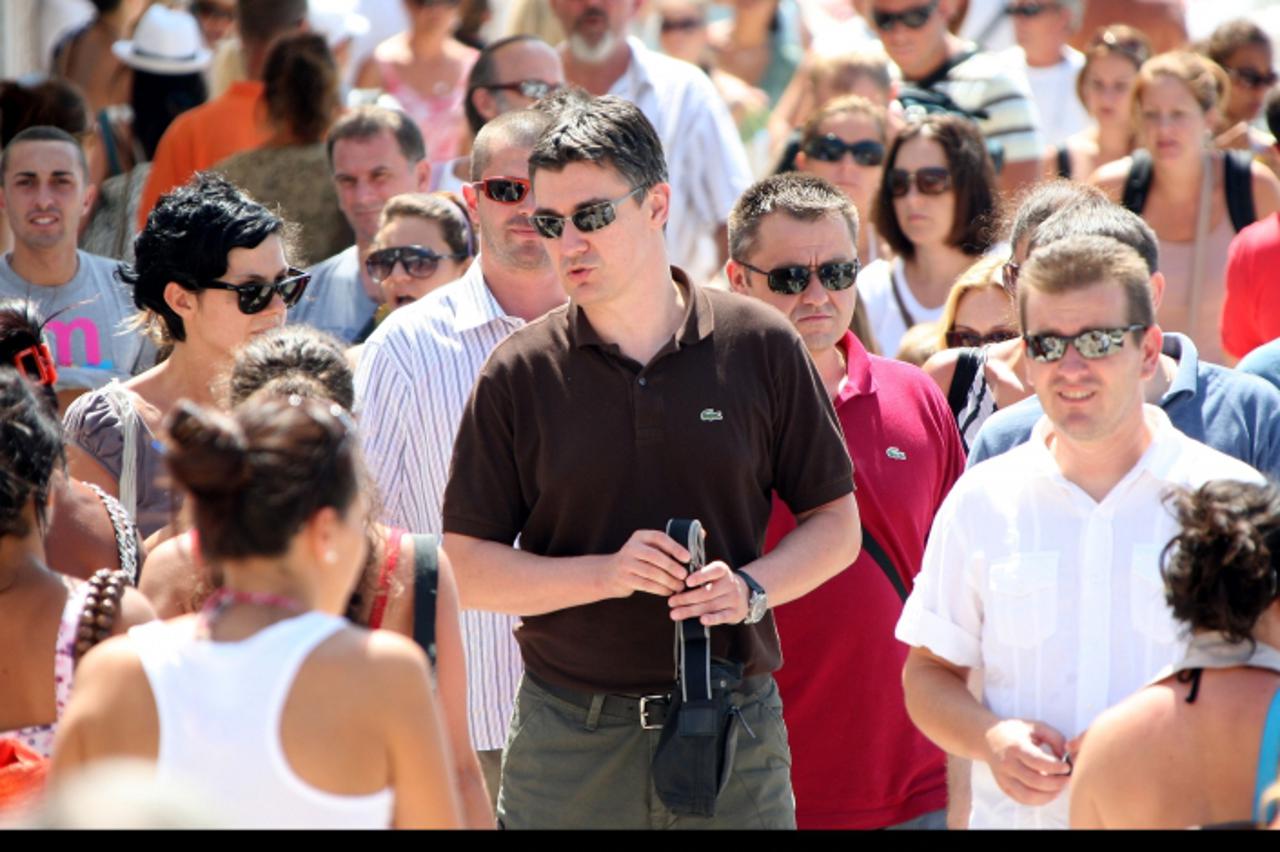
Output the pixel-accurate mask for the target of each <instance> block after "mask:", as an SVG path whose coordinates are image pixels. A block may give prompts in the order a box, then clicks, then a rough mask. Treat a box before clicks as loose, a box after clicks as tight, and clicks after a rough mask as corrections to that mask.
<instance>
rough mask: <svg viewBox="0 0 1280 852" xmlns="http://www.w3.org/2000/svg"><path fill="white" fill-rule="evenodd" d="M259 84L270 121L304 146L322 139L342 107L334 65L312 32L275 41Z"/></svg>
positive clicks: (320, 37)
mask: <svg viewBox="0 0 1280 852" xmlns="http://www.w3.org/2000/svg"><path fill="white" fill-rule="evenodd" d="M262 83H263V91H262V99H263V102H264V103H265V104H266V105H267V114H268V115H269V116H271V120H272V121H273V122H274V123H275V124H277V125H279V126H283V127H287V128H289V129H290V130H291V131H292V132H293V135H294V136H295V137H297V138H298V139H299V140H301V141H302V142H304V143H312V142H318V141H320V140H321V139H323V138H324V134H325V131H326V130H327V129H328V128H329V124H330V122H332V121H333V116H334V114H335V113H336V112H337V111H338V107H340V106H341V105H342V101H341V99H340V98H339V95H338V63H337V62H336V61H335V60H334V58H333V53H332V52H331V51H330V50H329V44H328V42H326V41H325V40H324V36H321V35H317V34H316V33H306V32H303V33H293V34H290V35H287V36H285V37H284V38H282V39H280V40H279V41H277V42H276V43H275V45H273V46H272V48H271V52H270V53H268V54H267V62H266V65H265V66H263V69H262Z"/></svg>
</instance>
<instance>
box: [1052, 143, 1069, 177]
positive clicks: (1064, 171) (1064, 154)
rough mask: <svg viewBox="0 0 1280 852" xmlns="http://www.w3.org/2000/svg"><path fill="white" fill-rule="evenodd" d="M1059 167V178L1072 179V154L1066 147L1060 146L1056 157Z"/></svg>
mask: <svg viewBox="0 0 1280 852" xmlns="http://www.w3.org/2000/svg"><path fill="white" fill-rule="evenodd" d="M1054 159H1056V160H1057V161H1058V162H1057V166H1058V177H1061V178H1067V179H1068V180H1070V179H1071V152H1070V151H1069V150H1068V149H1067V146H1066V145H1059V146H1058V147H1057V151H1056V153H1055V155H1054Z"/></svg>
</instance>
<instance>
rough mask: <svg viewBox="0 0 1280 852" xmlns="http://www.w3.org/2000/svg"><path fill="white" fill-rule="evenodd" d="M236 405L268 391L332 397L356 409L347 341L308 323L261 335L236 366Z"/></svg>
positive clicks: (242, 350) (242, 352)
mask: <svg viewBox="0 0 1280 852" xmlns="http://www.w3.org/2000/svg"><path fill="white" fill-rule="evenodd" d="M230 389H231V399H230V402H231V407H233V408H234V407H237V406H239V405H240V404H241V403H243V402H244V401H245V400H247V399H249V398H250V397H253V396H256V395H258V394H260V393H269V394H274V395H276V396H280V397H285V398H288V397H289V396H290V394H297V395H298V396H302V397H313V398H321V399H328V400H332V401H333V402H336V403H337V404H338V405H340V406H342V407H343V408H345V409H347V410H348V411H350V410H351V407H352V406H353V405H354V404H355V396H356V393H355V381H354V378H353V376H352V374H351V365H350V364H349V363H348V362H347V357H346V354H345V351H344V349H343V347H342V344H341V343H339V342H338V341H337V340H336V339H335V338H333V337H330V336H329V335H327V334H325V333H324V332H322V331H317V330H315V329H314V328H311V327H309V326H305V325H286V326H282V327H281V328H275V329H272V330H271V331H269V332H267V333H265V334H260V335H258V336H257V337H255V338H253V339H252V340H250V341H249V342H248V343H246V344H245V345H244V346H243V347H241V348H240V350H239V351H238V352H237V353H236V361H235V364H234V366H232V368H231V380H230Z"/></svg>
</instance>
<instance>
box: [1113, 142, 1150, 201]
mask: <svg viewBox="0 0 1280 852" xmlns="http://www.w3.org/2000/svg"><path fill="white" fill-rule="evenodd" d="M1130 157H1131V158H1132V161H1133V164H1132V165H1131V166H1130V167H1129V175H1128V176H1127V177H1126V178H1125V179H1124V195H1122V196H1121V197H1120V203H1121V204H1123V205H1124V206H1125V208H1126V209H1127V210H1131V211H1133V212H1134V213H1137V214H1138V215H1139V216H1141V215H1142V208H1143V207H1146V206H1147V193H1148V192H1149V191H1150V190H1151V169H1152V166H1153V165H1154V163H1153V161H1152V159H1151V154H1150V153H1149V152H1148V151H1147V150H1146V149H1145V148H1138V149H1137V150H1135V151H1134V152H1133V153H1132V154H1131V155H1130Z"/></svg>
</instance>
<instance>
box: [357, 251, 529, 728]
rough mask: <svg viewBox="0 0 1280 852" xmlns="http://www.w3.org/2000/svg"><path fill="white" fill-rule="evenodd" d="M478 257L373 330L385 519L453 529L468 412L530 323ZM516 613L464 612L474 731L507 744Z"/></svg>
mask: <svg viewBox="0 0 1280 852" xmlns="http://www.w3.org/2000/svg"><path fill="white" fill-rule="evenodd" d="M480 266H481V264H480V259H479V258H476V260H475V262H474V263H472V264H471V268H470V269H469V270H468V271H467V273H466V274H465V275H463V276H462V277H461V278H459V279H458V280H457V281H454V282H452V283H450V284H446V285H445V286H443V287H441V288H440V289H438V290H435V291H432V292H431V293H428V294H427V295H426V296H425V297H424V298H422V299H420V300H419V301H417V302H414V303H413V304H411V305H408V306H406V307H403V308H401V309H399V310H398V311H396V312H395V313H393V314H392V315H391V316H389V317H388V318H387V319H386V321H384V322H383V323H382V325H380V326H378V328H377V330H376V331H374V333H373V334H372V335H370V337H369V340H368V342H367V343H365V345H364V350H363V352H362V353H361V356H360V365H359V368H358V369H357V371H356V407H357V410H358V411H359V412H360V434H361V438H362V443H363V448H364V453H365V459H366V462H367V463H368V466H369V470H370V472H371V473H372V475H373V478H374V481H375V482H376V483H377V485H378V489H379V492H380V495H381V498H382V514H383V520H384V521H385V522H386V523H388V524H394V525H397V526H401V527H404V528H406V529H408V530H410V531H411V532H415V533H436V534H439V533H441V532H443V530H442V523H441V520H440V510H441V507H442V506H443V504H444V488H445V484H446V483H447V482H448V479H449V460H450V459H451V458H452V456H453V440H454V436H455V435H456V433H457V431H458V424H459V422H460V421H461V420H462V412H463V409H464V408H465V406H466V404H467V400H468V399H469V398H470V396H471V388H472V386H473V385H474V384H475V381H476V376H477V375H479V373H480V368H481V366H483V364H484V362H485V360H486V359H487V358H488V357H489V353H490V352H492V351H493V349H494V347H496V346H497V345H498V344H499V343H500V342H502V340H503V339H505V338H506V337H507V335H509V334H510V333H511V332H513V331H515V330H516V329H517V328H520V327H521V326H523V325H524V321H523V320H521V319H519V318H518V317H511V316H507V315H506V314H505V313H504V312H503V310H502V308H501V306H499V305H498V302H497V300H495V299H494V298H493V294H492V293H491V292H490V291H489V288H488V286H487V285H486V284H485V281H484V275H483V274H482V273H481V271H480ZM516 621H517V619H516V618H515V616H509V615H503V614H501V613H494V612H482V611H478V610H464V611H463V613H462V634H463V645H464V647H465V649H466V658H467V673H468V676H467V707H468V715H469V717H470V726H471V738H472V741H473V743H474V744H475V747H476V748H477V749H479V750H482V751H485V750H490V749H500V748H502V746H503V744H504V742H505V741H506V735H507V724H508V722H509V721H510V718H511V712H512V709H513V708H514V705H515V694H516V688H517V687H518V685H519V681H520V676H521V673H522V671H523V666H522V663H521V660H520V649H519V648H518V647H517V645H516V642H515V638H514V636H513V629H514V627H515V624H516Z"/></svg>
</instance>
